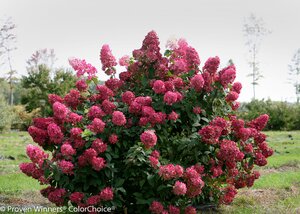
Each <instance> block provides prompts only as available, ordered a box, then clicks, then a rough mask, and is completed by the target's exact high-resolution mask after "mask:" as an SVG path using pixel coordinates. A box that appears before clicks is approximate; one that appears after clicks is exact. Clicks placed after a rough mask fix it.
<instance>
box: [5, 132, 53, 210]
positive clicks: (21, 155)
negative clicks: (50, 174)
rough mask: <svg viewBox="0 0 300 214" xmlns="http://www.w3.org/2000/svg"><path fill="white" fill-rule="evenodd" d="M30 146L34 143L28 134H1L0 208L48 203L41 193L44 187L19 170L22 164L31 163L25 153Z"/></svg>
mask: <svg viewBox="0 0 300 214" xmlns="http://www.w3.org/2000/svg"><path fill="white" fill-rule="evenodd" d="M28 144H33V141H32V139H31V137H30V136H29V135H28V134H27V133H26V132H7V133H1V134H0V206H1V205H4V204H5V205H7V204H11V205H24V204H27V205H32V204H38V205H42V204H47V203H48V202H47V200H46V199H44V198H43V197H42V196H41V195H40V193H39V190H40V189H42V188H43V186H41V185H40V184H39V182H38V181H36V180H35V179H32V178H30V177H27V176H26V175H24V174H23V173H21V172H20V170H19V164H20V163H22V162H30V160H29V159H28V157H27V155H26V151H25V148H26V146H27V145H28Z"/></svg>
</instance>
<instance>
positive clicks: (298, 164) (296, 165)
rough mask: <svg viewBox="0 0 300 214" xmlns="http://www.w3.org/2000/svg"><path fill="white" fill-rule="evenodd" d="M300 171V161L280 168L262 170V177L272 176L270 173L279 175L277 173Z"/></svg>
mask: <svg viewBox="0 0 300 214" xmlns="http://www.w3.org/2000/svg"><path fill="white" fill-rule="evenodd" d="M299 169H300V161H292V162H289V163H286V164H283V165H281V166H280V167H274V168H266V169H263V170H260V171H259V172H260V174H261V175H265V174H270V173H277V172H287V171H297V170H299Z"/></svg>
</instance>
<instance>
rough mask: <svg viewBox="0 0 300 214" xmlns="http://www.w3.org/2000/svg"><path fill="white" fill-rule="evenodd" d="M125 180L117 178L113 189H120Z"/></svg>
mask: <svg viewBox="0 0 300 214" xmlns="http://www.w3.org/2000/svg"><path fill="white" fill-rule="evenodd" d="M124 181H125V179H123V178H118V179H117V180H116V183H115V187H121V186H122V185H123V184H124Z"/></svg>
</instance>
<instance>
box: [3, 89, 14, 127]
mask: <svg viewBox="0 0 300 214" xmlns="http://www.w3.org/2000/svg"><path fill="white" fill-rule="evenodd" d="M13 118H14V115H13V112H12V110H11V108H10V106H9V105H8V103H7V101H6V100H5V98H4V96H3V95H2V94H1V93H0V131H6V130H8V129H10V127H11V123H12V120H13Z"/></svg>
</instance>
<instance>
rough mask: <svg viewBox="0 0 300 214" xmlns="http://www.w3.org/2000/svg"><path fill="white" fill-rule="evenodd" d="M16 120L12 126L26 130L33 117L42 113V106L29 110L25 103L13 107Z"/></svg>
mask: <svg viewBox="0 0 300 214" xmlns="http://www.w3.org/2000/svg"><path fill="white" fill-rule="evenodd" d="M12 112H13V116H14V120H13V122H12V125H11V128H12V129H18V130H20V131H25V130H27V129H28V127H29V126H30V125H31V123H32V119H33V118H35V117H38V116H40V115H41V111H40V108H37V109H34V110H33V111H31V112H27V111H26V109H25V106H24V105H16V106H13V107H12Z"/></svg>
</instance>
